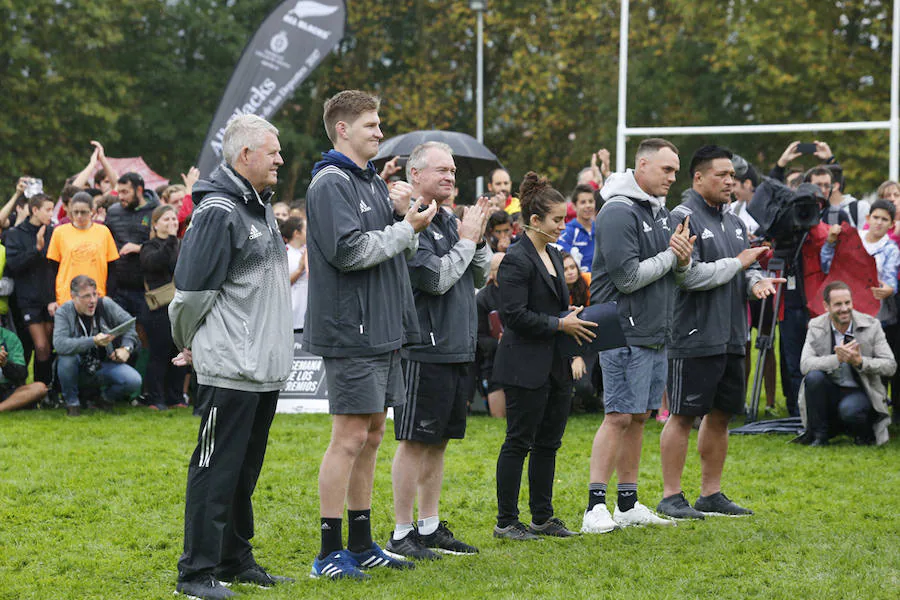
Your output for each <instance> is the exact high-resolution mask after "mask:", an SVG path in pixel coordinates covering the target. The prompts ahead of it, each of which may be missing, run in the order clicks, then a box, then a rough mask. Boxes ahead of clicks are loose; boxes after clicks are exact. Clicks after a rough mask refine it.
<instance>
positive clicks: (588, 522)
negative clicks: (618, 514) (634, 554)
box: [581, 504, 619, 533]
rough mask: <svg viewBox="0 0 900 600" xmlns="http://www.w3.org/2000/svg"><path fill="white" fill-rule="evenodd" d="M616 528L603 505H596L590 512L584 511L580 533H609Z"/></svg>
mask: <svg viewBox="0 0 900 600" xmlns="http://www.w3.org/2000/svg"><path fill="white" fill-rule="evenodd" d="M618 528H619V526H618V525H616V522H615V521H613V519H612V517H611V516H610V514H609V509H608V508H606V505H605V504H596V505H594V508H592V509H591V510H586V511H584V519H583V520H582V521H581V533H609V532H610V531H612V530H613V529H618Z"/></svg>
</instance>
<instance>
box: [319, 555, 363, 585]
mask: <svg viewBox="0 0 900 600" xmlns="http://www.w3.org/2000/svg"><path fill="white" fill-rule="evenodd" d="M309 576H310V577H312V578H313V579H318V578H319V577H328V578H329V579H369V577H370V576H369V575H366V574H365V573H363V572H362V571H360V570H359V563H358V562H356V560H355V559H354V558H353V556H352V555H351V553H350V552H347V551H346V550H336V551H334V552H332V553H331V554H329V555H328V556H326V557H325V558H319V557H318V556H317V557H316V559H315V560H314V561H313V566H312V570H311V571H310V572H309Z"/></svg>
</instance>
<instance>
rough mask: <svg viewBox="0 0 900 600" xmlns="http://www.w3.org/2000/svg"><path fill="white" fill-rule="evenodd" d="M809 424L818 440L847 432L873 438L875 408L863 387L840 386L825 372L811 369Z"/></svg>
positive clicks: (807, 383) (807, 390)
mask: <svg viewBox="0 0 900 600" xmlns="http://www.w3.org/2000/svg"><path fill="white" fill-rule="evenodd" d="M804 389H805V397H806V420H807V427H808V429H809V431H810V433H811V434H812V436H813V437H814V438H816V439H822V440H827V439H828V438H831V437H834V436H836V435H838V434H841V433H844V432H847V433H849V434H850V435H852V436H854V437H857V438H861V439H864V440H871V439H873V431H872V425H873V424H874V422H875V421H874V416H875V415H874V413H875V411H874V409H873V408H872V403H871V402H869V397H868V396H866V392H865V390H863V389H862V388H853V387H851V388H847V387H840V386H838V385H837V384H836V383H834V381H832V380H831V378H830V377H828V375H826V374H825V373H823V372H822V371H810V372H809V373H807V374H806V380H805V388H804Z"/></svg>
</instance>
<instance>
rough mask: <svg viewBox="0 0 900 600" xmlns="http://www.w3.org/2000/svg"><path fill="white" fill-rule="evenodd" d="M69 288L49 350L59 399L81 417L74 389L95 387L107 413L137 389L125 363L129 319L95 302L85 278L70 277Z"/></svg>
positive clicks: (137, 380)
mask: <svg viewBox="0 0 900 600" xmlns="http://www.w3.org/2000/svg"><path fill="white" fill-rule="evenodd" d="M70 288H71V292H72V300H71V301H69V302H66V303H65V304H63V305H62V306H60V307H59V308H58V309H57V311H56V316H55V318H54V326H53V347H54V348H55V349H56V353H57V355H58V356H59V358H58V359H57V366H56V370H57V376H58V377H59V384H60V387H61V388H62V395H63V399H64V400H65V402H66V408H67V411H68V414H69V416H73V417H74V416H78V415H80V414H81V400H80V398H79V387H80V386H83V387H87V386H89V385H91V384H93V385H94V386H99V387H100V397H101V404H100V406H101V408H104V409H111V408H112V406H113V404H114V403H115V402H116V401H117V400H125V399H127V398H129V397H130V396H132V395H133V394H136V393H137V392H138V391H140V389H141V376H140V374H139V373H138V372H137V371H135V370H134V369H133V368H132V367H130V366H129V365H128V364H126V363H127V362H128V359H129V358H130V357H131V355H132V354H133V353H134V349H135V347H136V345H137V343H138V338H137V333H136V332H135V328H134V319H133V318H132V316H131V315H130V314H128V313H127V312H126V311H125V310H124V309H123V308H121V307H120V306H119V305H118V304H116V303H115V302H114V301H113V300H111V299H110V298H101V297H100V296H99V295H98V294H97V282H96V281H94V280H93V279H91V278H90V277H88V276H86V275H79V276H78V277H75V278H74V279H72V283H71V286H70ZM123 326H124V327H123ZM123 328H124V331H119V330H120V329H123Z"/></svg>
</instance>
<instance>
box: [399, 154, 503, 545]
mask: <svg viewBox="0 0 900 600" xmlns="http://www.w3.org/2000/svg"><path fill="white" fill-rule="evenodd" d="M406 173H407V180H408V181H409V182H410V183H411V184H412V186H413V197H417V198H422V199H423V201H425V202H426V203H430V202H431V201H436V202H437V203H438V204H441V203H443V202H444V201H445V200H447V199H448V198H450V196H451V195H452V194H453V188H454V186H455V184H456V165H455V163H454V162H453V156H452V154H451V151H450V147H449V146H447V145H446V144H441V143H439V142H427V143H425V144H422V145H420V146H417V147H416V148H414V149H413V151H412V153H410V155H409V161H408V162H407V163H406ZM486 223H487V199H486V198H482V199H480V200H479V201H478V204H476V205H475V206H471V207H466V210H465V213H464V216H463V219H462V222H460V221H458V220H457V219H456V217H455V216H454V215H453V213H451V212H450V211H449V210H446V209H443V208H441V209H439V210H438V211H437V213H436V214H435V216H434V219H433V220H432V221H431V224H430V225H429V226H428V228H427V229H426V230H425V231H424V232H422V235H420V236H419V249H418V251H417V252H416V255H415V256H414V257H412V258H410V259H408V261H407V262H408V264H409V276H410V281H411V282H412V286H413V295H414V297H415V301H416V311H417V313H418V316H419V331H420V332H421V333H422V334H423V338H424V339H423V340H422V343H420V344H416V345H413V346H408V347H407V348H404V349H403V351H402V353H401V354H402V356H403V359H404V361H403V370H404V374H405V375H406V381H407V382H408V388H407V390H406V393H407V398H406V404H403V405H401V406H398V407H397V408H396V409H395V410H394V435H395V436H396V438H397V440H398V441H399V444H398V445H397V452H396V454H395V455H394V465H393V471H392V476H393V483H394V515H395V517H396V521H397V522H396V526H395V528H394V533H393V535H392V536H391V539H390V541H389V542H388V544H387V546H386V547H385V549H386V550H387V551H388V552H390V553H393V554H395V555H397V556H401V557H407V558H416V559H420V558H430V559H434V558H437V556H436V555H435V553H434V552H433V551H432V550H431V549H434V550H436V551H438V552H451V553H456V554H473V553H475V552H477V550H476V549H475V548H474V547H472V546H470V545H468V544H465V543H463V542H461V541H460V540H457V539H456V538H455V537H454V536H453V534H452V533H451V532H450V530H449V529H448V528H447V526H446V525H444V524H443V523H441V520H440V517H439V516H438V501H439V499H440V495H441V485H442V484H443V474H444V451H445V450H446V449H447V442H448V441H449V440H450V439H462V438H463V436H464V435H465V432H466V412H467V411H468V403H469V400H470V399H471V398H472V393H473V391H474V390H473V386H472V385H471V382H473V381H474V379H473V378H472V376H473V375H474V373H473V372H472V371H471V370H472V369H473V368H474V364H473V362H474V360H475V346H476V341H477V330H478V325H477V311H476V308H475V293H474V292H475V289H476V288H480V287H481V286H483V285H484V283H485V281H486V280H487V276H488V272H489V271H490V261H491V249H490V248H489V247H488V245H487V243H486V242H485V241H484V239H483V238H484V229H485V225H486ZM417 496H418V500H419V522H418V528H416V527H415V526H414V521H413V505H414V504H415V501H416V497H417Z"/></svg>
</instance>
